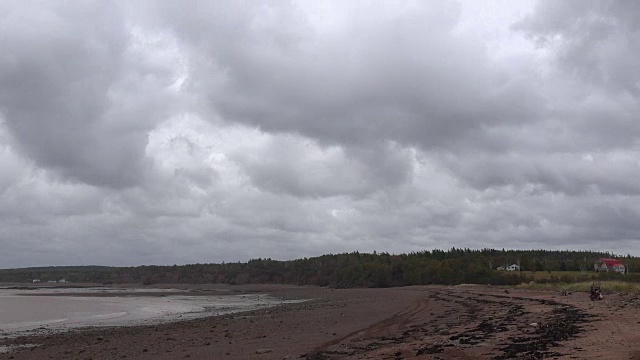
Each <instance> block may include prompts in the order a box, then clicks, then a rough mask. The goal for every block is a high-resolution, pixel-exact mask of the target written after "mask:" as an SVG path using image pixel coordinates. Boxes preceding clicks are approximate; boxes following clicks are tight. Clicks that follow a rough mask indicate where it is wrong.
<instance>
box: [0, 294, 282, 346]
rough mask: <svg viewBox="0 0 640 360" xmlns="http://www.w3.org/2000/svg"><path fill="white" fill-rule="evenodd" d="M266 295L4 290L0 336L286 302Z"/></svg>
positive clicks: (0, 300)
mask: <svg viewBox="0 0 640 360" xmlns="http://www.w3.org/2000/svg"><path fill="white" fill-rule="evenodd" d="M285 302H286V301H284V300H280V299H277V298H275V297H272V296H269V295H266V294H233V293H217V292H215V291H214V292H207V293H201V292H193V291H190V290H188V289H159V288H125V289H122V288H115V287H86V288H64V287H49V288H47V287H43V288H2V289H0V336H3V337H15V336H20V335H28V334H30V333H42V332H61V331H65V330H69V329H72V328H86V327H100V326H134V325H151V324H157V323H163V322H170V321H178V320H189V319H196V318H200V317H206V316H215V315H222V314H229V313H234V312H241V311H249V310H256V309H261V308H267V307H271V306H274V305H278V304H282V303H285Z"/></svg>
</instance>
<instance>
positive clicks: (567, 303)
mask: <svg viewBox="0 0 640 360" xmlns="http://www.w3.org/2000/svg"><path fill="white" fill-rule="evenodd" d="M190 288H191V289H192V292H193V293H194V295H198V296H199V295H206V294H210V293H212V292H213V291H214V290H213V289H212V288H211V287H208V288H207V287H202V288H198V287H197V286H190ZM220 289H221V287H220V286H217V287H216V290H215V291H216V292H215V293H216V294H219V293H220ZM226 290H227V291H228V293H229V294H242V293H251V294H270V295H273V296H275V297H279V298H282V299H309V301H306V302H302V303H294V304H281V305H277V306H275V307H272V308H268V309H260V310H254V311H249V312H243V313H236V314H229V315H223V316H216V317H207V318H201V319H195V320H188V321H182V322H172V323H165V324H158V325H147V326H133V327H109V328H83V329H76V330H71V331H69V332H66V333H61V334H52V333H49V332H46V331H44V330H43V332H42V333H41V334H36V335H32V336H28V337H19V338H5V339H3V340H0V346H4V347H5V349H8V350H9V351H8V352H6V353H1V354H0V359H127V358H128V359H184V358H193V359H414V358H415V359H518V358H521V359H533V358H543V357H548V358H557V359H597V358H602V357H603V356H606V357H607V358H608V359H640V345H638V344H640V341H639V340H640V334H638V333H637V332H636V329H637V326H638V323H639V322H640V310H639V309H638V307H640V298H637V297H636V296H632V295H627V294H607V295H606V296H605V299H604V300H602V301H599V302H591V301H590V300H589V297H588V294H586V293H573V294H569V295H568V296H560V294H558V293H555V292H545V291H531V290H513V289H508V290H507V289H505V288H498V287H488V286H471V285H469V286H464V285H462V286H453V287H444V286H415V287H404V288H387V289H329V288H318V287H296V286H284V285H246V286H232V287H226ZM104 296H111V295H104ZM156 296H162V295H160V294H157V295H156Z"/></svg>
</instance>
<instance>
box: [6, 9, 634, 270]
mask: <svg viewBox="0 0 640 360" xmlns="http://www.w3.org/2000/svg"><path fill="white" fill-rule="evenodd" d="M638 54H640V3H638V2H636V1H585V0H573V1H555V0H549V1H543V2H535V1H512V0H503V1H478V0H469V1H463V2H455V1H446V0H438V1H415V2H412V1H409V2H401V1H396V0H393V1H388V2H383V1H380V2H370V1H367V2H356V1H336V2H329V1H300V2H288V1H287V2H285V1H247V2H242V1H235V0H234V1H148V2H145V1H115V2H111V1H104V0H97V1H49V0H47V1H14V0H0V246H1V249H0V268H6V267H23V266H40V265H87V264H100V265H138V264H174V263H175V264H184V263H196V262H200V263H202V262H207V263H208V262H222V261H225V262H229V261H246V260H248V259H251V258H258V257H262V258H266V257H270V258H273V259H280V260H285V259H293V258H298V257H305V256H316V255H321V254H325V253H340V252H351V251H356V250H358V251H361V252H372V251H374V250H377V251H379V252H380V251H386V252H390V253H401V252H411V251H420V250H425V249H434V248H441V249H447V248H451V247H453V246H455V247H470V248H483V247H491V248H500V249H501V248H509V249H532V248H533V249H539V248H544V249H593V250H605V251H613V252H614V253H617V254H627V253H631V254H634V255H640V138H639V136H640V119H639V114H640V111H639V110H640V109H639V105H640V65H639V64H640V63H638Z"/></svg>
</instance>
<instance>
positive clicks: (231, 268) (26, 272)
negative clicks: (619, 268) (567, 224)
mask: <svg viewBox="0 0 640 360" xmlns="http://www.w3.org/2000/svg"><path fill="white" fill-rule="evenodd" d="M613 256H614V255H613V254H611V253H606V252H594V251H548V250H494V249H482V250H471V249H456V248H452V249H450V250H446V251H444V250H432V251H421V252H414V253H410V254H400V255H391V254H388V253H375V252H374V253H373V254H369V253H359V252H353V253H348V254H335V255H334V254H329V255H323V256H318V257H311V258H303V259H297V260H290V261H277V260H271V259H255V260H250V261H249V262H246V263H241V262H236V263H222V264H191V265H173V266H136V267H105V266H65V267H39V268H24V269H4V270H0V282H31V281H32V280H33V279H39V280H40V281H42V282H47V281H57V280H60V279H65V280H66V281H69V282H73V283H79V282H91V283H107V284H108V283H143V284H153V283H196V284H203V283H225V284H248V283H283V284H298V285H320V286H333V287H387V286H406V285H419V284H460V283H474V284H495V285H509V284H518V283H522V282H527V281H530V280H532V279H533V278H532V277H531V276H532V272H549V273H551V272H552V271H553V272H554V274H559V275H555V276H550V277H548V278H547V280H545V281H575V280H576V279H575V277H576V276H578V275H576V273H575V272H580V274H579V275H580V276H587V277H589V278H591V277H594V276H596V274H594V273H593V263H594V261H595V260H596V259H599V258H608V257H613ZM618 259H620V260H621V261H622V262H623V263H624V264H625V265H626V266H627V267H628V269H630V270H631V273H630V274H627V275H620V274H606V275H601V274H598V275H597V276H599V277H600V276H606V277H615V276H618V277H622V276H624V277H625V279H627V280H631V281H640V274H634V273H633V269H640V258H636V257H632V256H630V255H627V256H624V257H618ZM510 264H519V265H520V268H521V270H522V271H497V270H496V268H498V267H500V266H506V265H510ZM571 272H573V273H571ZM563 274H567V275H566V276H565V275H563ZM537 281H539V280H537Z"/></svg>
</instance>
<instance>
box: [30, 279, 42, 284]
mask: <svg viewBox="0 0 640 360" xmlns="http://www.w3.org/2000/svg"><path fill="white" fill-rule="evenodd" d="M31 282H32V283H39V282H40V279H33V281H31Z"/></svg>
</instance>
